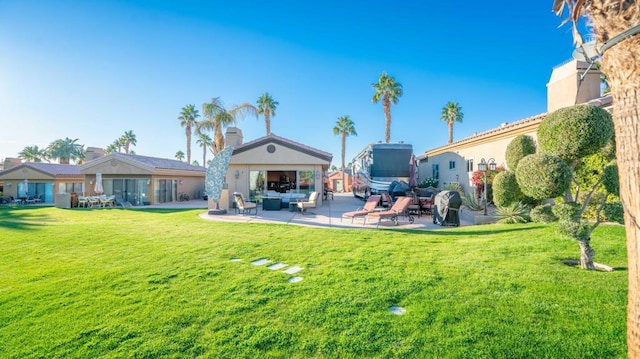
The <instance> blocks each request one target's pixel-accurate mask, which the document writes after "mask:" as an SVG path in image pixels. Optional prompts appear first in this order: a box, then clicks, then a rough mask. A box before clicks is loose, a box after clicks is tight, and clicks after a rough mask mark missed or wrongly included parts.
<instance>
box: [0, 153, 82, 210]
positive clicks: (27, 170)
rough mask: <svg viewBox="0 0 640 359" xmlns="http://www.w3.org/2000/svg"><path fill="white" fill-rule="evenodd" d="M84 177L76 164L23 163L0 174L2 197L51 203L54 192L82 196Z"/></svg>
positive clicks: (53, 199)
mask: <svg viewBox="0 0 640 359" xmlns="http://www.w3.org/2000/svg"><path fill="white" fill-rule="evenodd" d="M83 180H84V176H83V175H82V174H81V173H80V170H79V169H78V166H76V165H62V164H57V163H44V162H26V163H21V164H17V165H15V166H13V167H9V168H7V169H6V170H4V171H1V172H0V181H2V182H3V194H4V197H5V198H7V199H9V198H11V197H13V198H14V199H17V198H23V199H28V198H37V199H38V200H39V202H40V203H49V204H52V203H54V201H55V194H56V193H72V192H77V193H81V192H83V191H84V183H83Z"/></svg>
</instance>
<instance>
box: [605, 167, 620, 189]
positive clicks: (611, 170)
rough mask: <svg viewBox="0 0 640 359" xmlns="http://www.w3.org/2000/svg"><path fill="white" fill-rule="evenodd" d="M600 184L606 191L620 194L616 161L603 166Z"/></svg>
mask: <svg viewBox="0 0 640 359" xmlns="http://www.w3.org/2000/svg"><path fill="white" fill-rule="evenodd" d="M602 184H603V185H604V188H605V189H606V190H607V192H609V193H611V194H614V195H616V196H620V179H619V177H618V163H617V162H616V161H611V162H610V163H609V164H607V165H606V166H605V167H604V172H603V174H602Z"/></svg>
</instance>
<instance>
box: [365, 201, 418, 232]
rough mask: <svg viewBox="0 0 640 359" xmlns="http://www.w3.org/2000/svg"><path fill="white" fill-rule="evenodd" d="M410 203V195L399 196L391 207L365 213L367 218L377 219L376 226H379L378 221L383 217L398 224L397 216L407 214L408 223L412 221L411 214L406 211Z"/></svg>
mask: <svg viewBox="0 0 640 359" xmlns="http://www.w3.org/2000/svg"><path fill="white" fill-rule="evenodd" d="M410 204H411V197H400V198H398V200H397V201H396V203H394V204H393V206H392V207H391V209H389V210H387V211H381V212H372V213H369V214H367V218H369V217H371V218H377V219H378V223H377V225H376V228H378V227H379V226H380V221H381V220H383V219H390V220H392V221H393V222H394V223H395V224H396V225H398V216H407V217H408V218H409V223H413V216H412V215H411V214H410V213H408V211H407V207H409V205H410Z"/></svg>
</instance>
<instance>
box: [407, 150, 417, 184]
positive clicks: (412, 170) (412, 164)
mask: <svg viewBox="0 0 640 359" xmlns="http://www.w3.org/2000/svg"><path fill="white" fill-rule="evenodd" d="M415 187H418V180H417V179H416V156H415V155H413V154H411V158H410V159H409V188H415Z"/></svg>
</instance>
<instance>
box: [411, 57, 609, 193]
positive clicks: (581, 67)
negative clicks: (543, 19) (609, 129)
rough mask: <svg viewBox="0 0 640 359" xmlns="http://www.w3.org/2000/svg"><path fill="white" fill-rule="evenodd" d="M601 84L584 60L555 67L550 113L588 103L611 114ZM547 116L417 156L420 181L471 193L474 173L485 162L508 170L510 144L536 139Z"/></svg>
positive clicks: (549, 95)
mask: <svg viewBox="0 0 640 359" xmlns="http://www.w3.org/2000/svg"><path fill="white" fill-rule="evenodd" d="M587 70H588V72H586V71H587ZM583 75H584V76H583ZM581 77H582V79H581ZM600 85H601V80H600V71H599V70H597V69H595V68H594V69H589V68H588V64H586V63H584V62H581V61H576V60H573V61H569V62H566V63H564V64H562V65H560V66H558V67H556V68H554V70H553V72H552V74H551V78H550V80H549V83H548V84H547V110H548V111H549V112H552V111H555V110H557V109H559V108H563V107H568V106H572V105H574V104H575V103H589V104H592V105H594V106H599V107H602V108H605V109H607V110H609V111H610V110H611V106H612V98H611V96H603V97H601V96H600ZM546 115H547V113H542V114H539V115H535V116H532V117H528V118H525V119H522V120H518V121H516V122H513V123H503V124H502V125H501V126H500V127H498V128H494V129H491V130H488V131H485V132H482V133H478V134H474V135H473V136H470V137H467V138H465V139H462V140H460V141H456V142H453V143H451V144H447V145H444V146H441V147H437V148H434V149H430V150H427V151H425V152H424V153H423V154H421V155H419V156H417V157H416V158H417V160H418V161H419V164H418V182H421V181H423V180H425V179H427V178H435V179H437V180H438V187H440V188H442V187H443V186H444V185H446V184H448V183H459V184H460V185H462V187H463V188H464V189H465V191H468V190H470V189H471V188H472V186H473V184H472V182H471V179H472V177H473V172H474V171H476V170H477V169H478V163H480V161H481V160H482V159H485V161H489V160H490V159H493V160H494V161H495V163H496V164H497V166H498V167H504V168H506V167H507V165H506V162H505V152H506V149H507V146H508V145H509V143H510V142H511V141H512V140H513V139H514V138H515V137H516V136H518V135H529V136H531V137H533V139H534V140H536V139H537V134H536V131H537V129H538V126H539V125H540V123H541V122H542V120H543V119H544V118H545V117H546Z"/></svg>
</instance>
